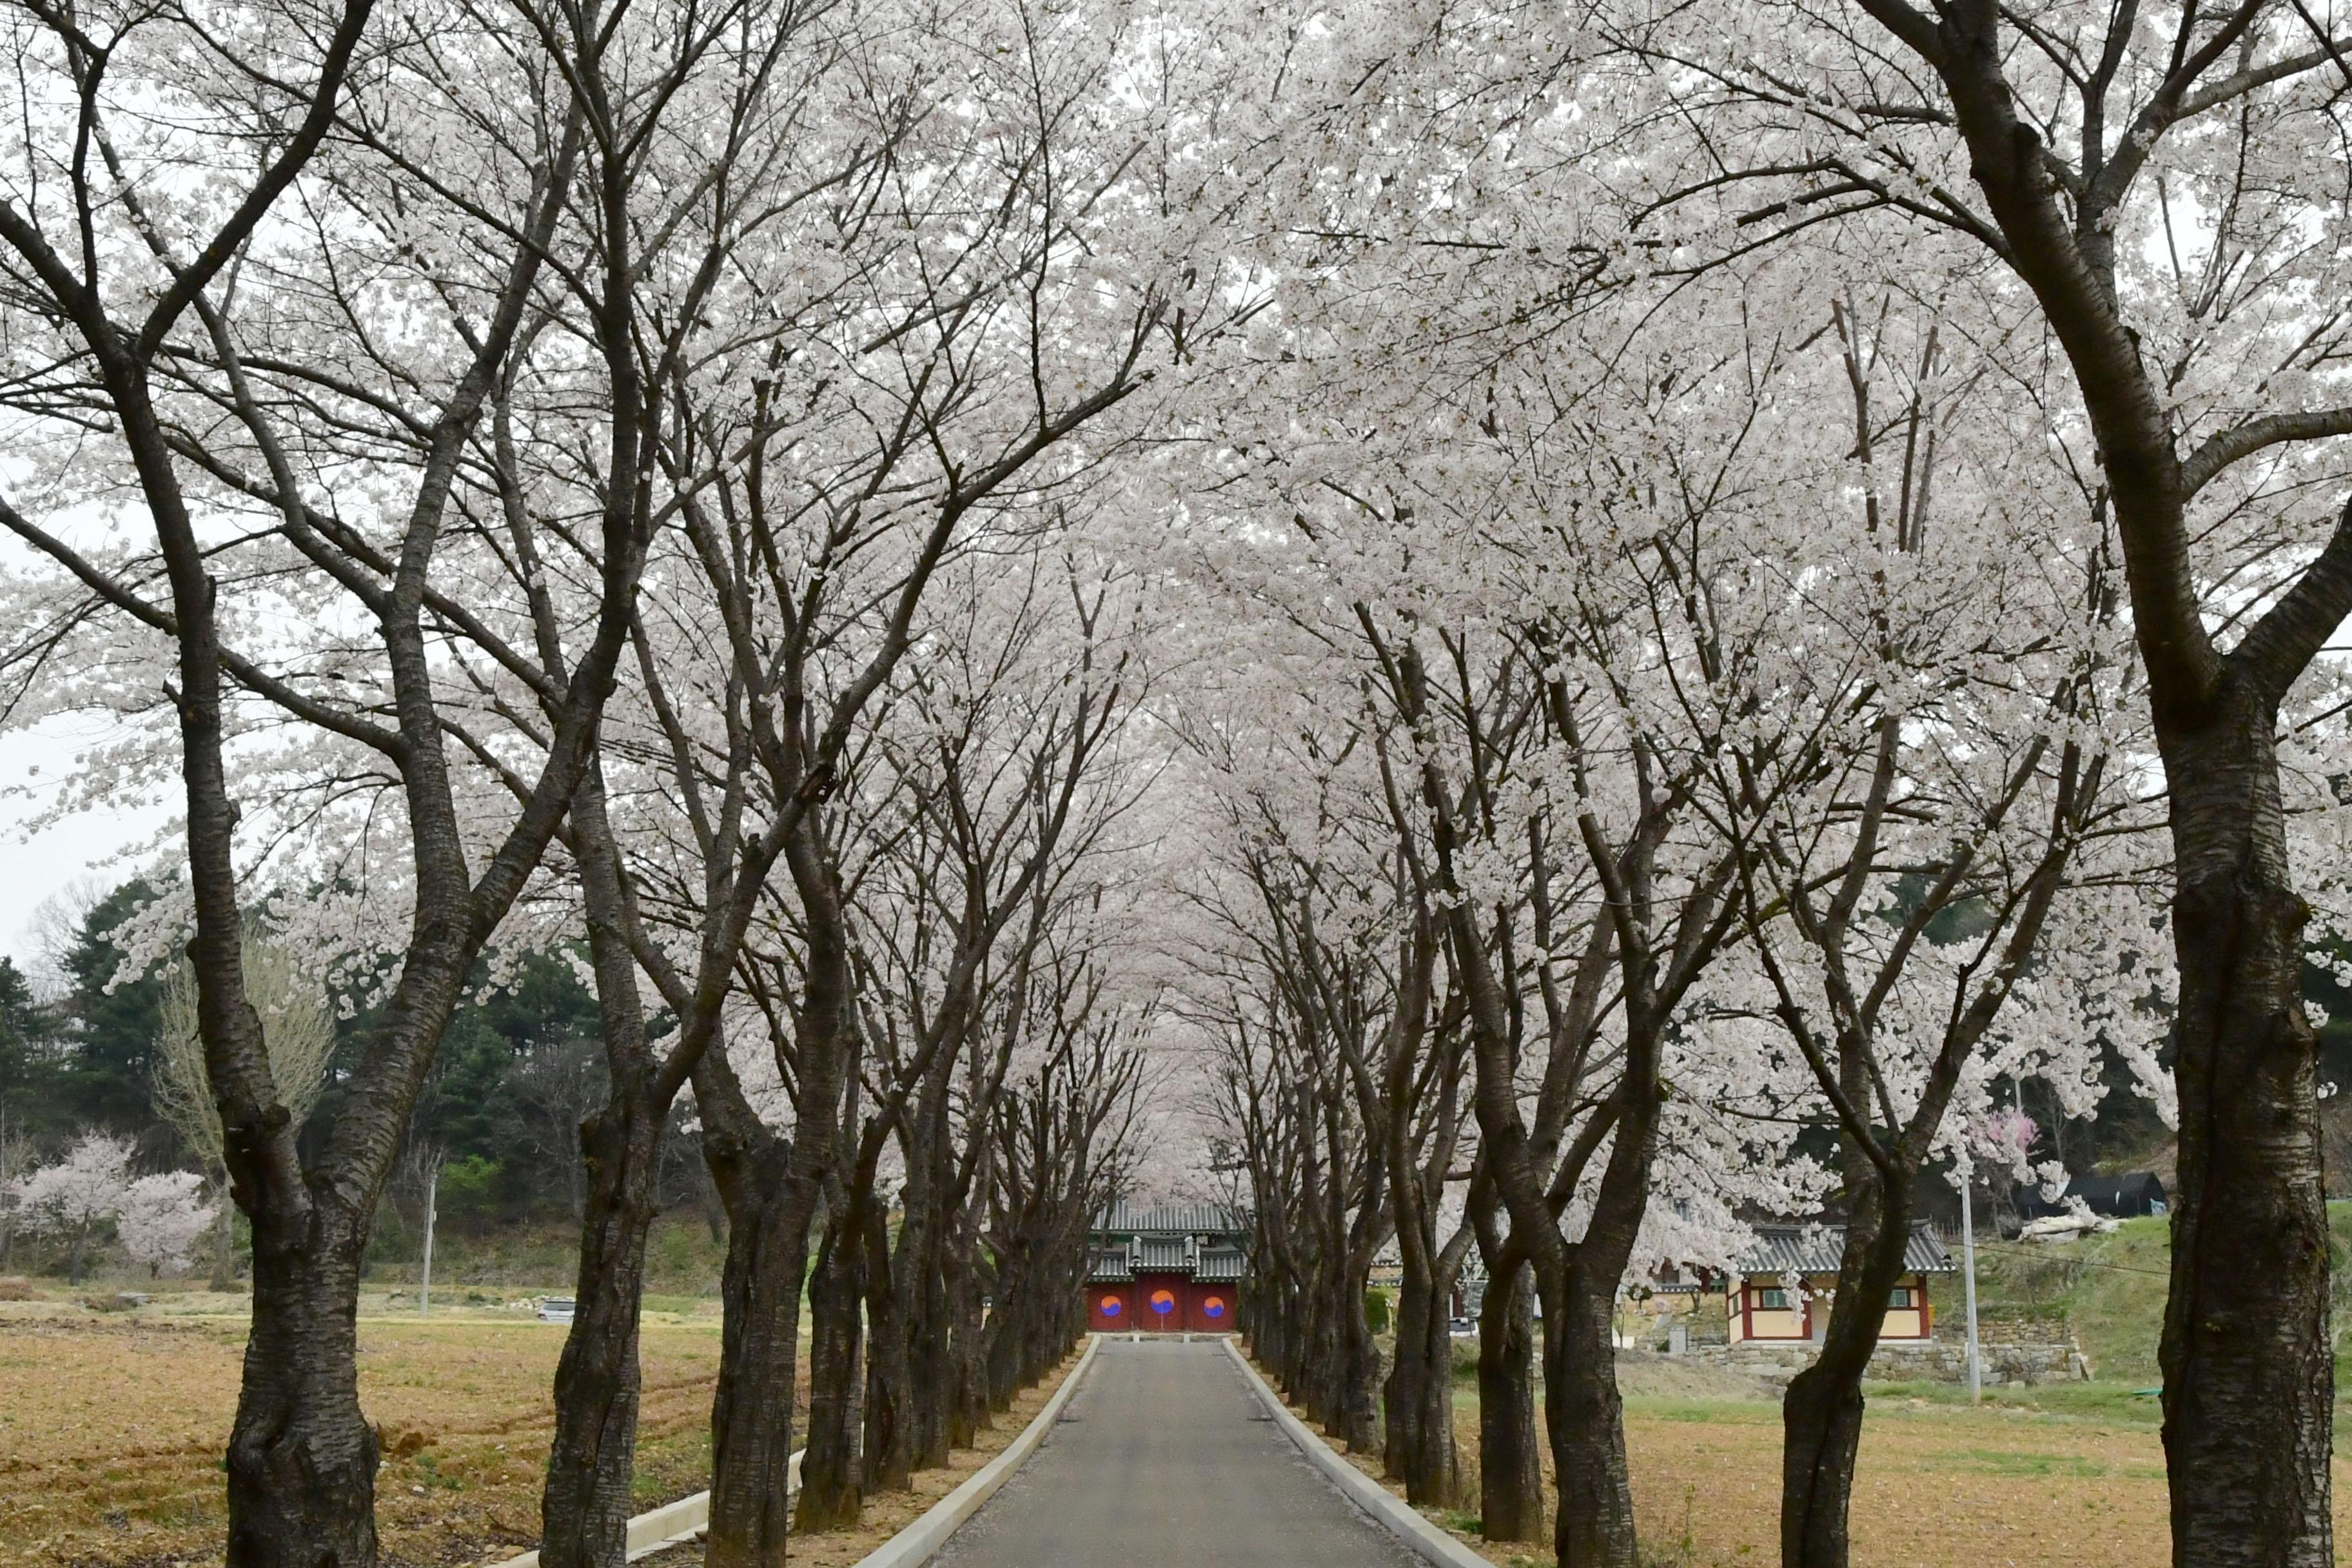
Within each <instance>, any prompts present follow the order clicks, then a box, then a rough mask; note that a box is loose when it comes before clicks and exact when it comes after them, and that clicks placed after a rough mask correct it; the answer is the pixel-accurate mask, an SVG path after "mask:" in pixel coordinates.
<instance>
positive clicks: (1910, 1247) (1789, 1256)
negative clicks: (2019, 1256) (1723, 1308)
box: [1739, 1222, 1959, 1274]
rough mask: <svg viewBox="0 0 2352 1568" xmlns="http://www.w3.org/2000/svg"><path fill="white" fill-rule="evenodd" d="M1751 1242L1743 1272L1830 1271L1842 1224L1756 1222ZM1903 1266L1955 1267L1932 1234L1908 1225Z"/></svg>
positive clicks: (1918, 1270) (1942, 1270)
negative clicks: (1753, 1238) (1763, 1223)
mask: <svg viewBox="0 0 2352 1568" xmlns="http://www.w3.org/2000/svg"><path fill="white" fill-rule="evenodd" d="M1752 1228H1753V1229H1754V1230H1755V1232H1756V1240H1755V1242H1754V1243H1753V1244H1752V1245H1751V1246H1750V1247H1748V1249H1747V1251H1745V1252H1744V1253H1742V1254H1741V1255H1740V1258H1739V1270H1740V1272H1741V1273H1743V1274H1834V1273H1836V1272H1837V1271H1838V1260H1839V1258H1840V1256H1841V1255H1842V1254H1843V1252H1844V1250H1845V1226H1842V1225H1832V1224H1828V1223H1826V1222H1810V1223H1801V1224H1796V1225H1759V1226H1753V1227H1752ZM1903 1267H1904V1268H1906V1269H1908V1270H1909V1271H1911V1272H1912V1273H1914V1274H1949V1273H1952V1272H1953V1271H1955V1270H1956V1269H1958V1268H1959V1265H1958V1263H1955V1262H1954V1261H1953V1260H1952V1255H1951V1253H1950V1252H1948V1251H1947V1250H1946V1249H1945V1247H1944V1244H1943V1243H1942V1242H1940V1241H1938V1240H1937V1239H1936V1233H1935V1232H1934V1231H1932V1230H1930V1229H1929V1228H1928V1227H1927V1226H1924V1225H1915V1226H1912V1227H1911V1239H1910V1241H1909V1242H1908V1243H1907V1244H1906V1246H1905V1247H1904V1249H1903Z"/></svg>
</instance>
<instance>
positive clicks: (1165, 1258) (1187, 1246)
mask: <svg viewBox="0 0 2352 1568" xmlns="http://www.w3.org/2000/svg"><path fill="white" fill-rule="evenodd" d="M1246 1234H1247V1232H1246V1230H1245V1228H1244V1226H1243V1225H1242V1223H1241V1221H1240V1219H1239V1218H1238V1217H1237V1216H1236V1215H1234V1214H1233V1213H1232V1211H1230V1210H1228V1209H1224V1208H1221V1207H1219V1206H1217V1205H1214V1204H1174V1205H1154V1206H1150V1207H1145V1206H1141V1205H1135V1204H1126V1203H1121V1204H1114V1205H1111V1206H1110V1207H1109V1208H1107V1209H1105V1210H1103V1211H1102V1212H1101V1213H1100V1214H1098V1215H1095V1223H1094V1226H1093V1227H1092V1228H1091V1229H1090V1230H1088V1232H1087V1246H1088V1256H1089V1258H1090V1259H1091V1261H1090V1263H1089V1265H1088V1268H1087V1285H1086V1290H1087V1328H1089V1329H1091V1330H1093V1331H1096V1332H1097V1333H1133V1332H1138V1331H1140V1332H1143V1333H1195V1334H1204V1333H1205V1334H1214V1333H1230V1332H1232V1331H1234V1328H1235V1326H1236V1324H1235V1316H1236V1309H1237V1308H1239V1306H1240V1305H1241V1292H1242V1287H1243V1286H1244V1283H1246V1281H1247V1279H1248V1275H1249V1259H1248V1256H1247V1254H1245V1253H1244V1251H1243V1250H1242V1239H1243V1237H1244V1236H1245V1235H1246Z"/></svg>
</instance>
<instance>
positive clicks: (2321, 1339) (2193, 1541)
mask: <svg viewBox="0 0 2352 1568" xmlns="http://www.w3.org/2000/svg"><path fill="white" fill-rule="evenodd" d="M2242 686H2243V682H2242V679H2239V678H2238V677H2237V675H2236V672H2235V671H2234V670H2233V671H2231V673H2230V674H2228V675H2225V677H2224V681H2223V690H2222V691H2221V694H2220V695H2219V696H2218V697H2217V698H2216V699H2215V700H2214V701H2213V703H2212V705H2211V710H2210V713H2208V714H2207V715H2205V716H2204V718H2205V722H2204V723H2203V724H2202V725H2201V726H2199V727H2196V728H2193V729H2192V728H2190V727H2189V725H2187V724H2185V723H2183V722H2182V721H2181V719H2180V717H2179V716H2178V715H2162V716H2160V718H2159V726H2160V728H2159V734H2160V735H2162V736H2163V738H2164V740H2165V744H2164V760H2165V772H2166V775H2167V778H2168V781H2169V784H2170V789H2171V795H2172V833H2173V844H2174V855H2175V859H2176V861H2177V863H2178V865H2179V877H2180V880H2179V890H2178V892H2177V895H2176V897H2175V900H2174V904H2173V941H2174V944H2175V948H2176V951H2177V953H2178V957H2179V971H2180V1011H2179V1023H2178V1025H2177V1033H2176V1037H2175V1039H2176V1056H2175V1061H2174V1067H2173V1071H2174V1075H2175V1079H2176V1082H2177V1084H2178V1086H2179V1095H2180V1154H2179V1185H2178V1187H2177V1189H2176V1190H2175V1193H2174V1194H2173V1208H2172V1288H2171V1294H2170V1296H2169V1298H2168V1300H2167V1301H2166V1303H2165V1312H2164V1333H2163V1339H2162V1341H2161V1343H2160V1346H2159V1350H2158V1359H2159V1362H2160V1363H2161V1365H2162V1366H2163V1369H2164V1447H2165V1467H2166V1470H2167V1473H2168V1476H2169V1478H2170V1481H2171V1508H2172V1531H2173V1561H2174V1562H2175V1563H2179V1564H2183V1565H2188V1564H2196V1565H2199V1568H2202V1565H2204V1564H2208V1563H2246V1564H2261V1565H2263V1568H2322V1565H2325V1564H2330V1563H2334V1562H2335V1560H2336V1559H2335V1549H2334V1545H2333V1534H2332V1524H2333V1521H2332V1519H2331V1516H2330V1512H2329V1509H2330V1500H2329V1482H2330V1477H2329V1473H2328V1454H2329V1447H2330V1439H2331V1436H2332V1416H2333V1413H2334V1409H2335V1402H2336V1379H2335V1372H2336V1368H2335V1361H2334V1358H2333V1355H2332V1354H2331V1352H2330V1342H2329V1332H2328V1305H2327V1274H2328V1265H2327V1249H2328V1231H2327V1207H2326V1187H2325V1185H2324V1183H2323V1178H2322V1173H2321V1167H2320V1139H2319V1118H2318V1099H2317V1073H2316V1068H2317V1052H2316V1042H2315V1036H2314V1032H2313V1030H2312V1026H2311V1021H2310V1019H2309V1017H2308V1016H2306V1015H2305V1012H2304V1006H2303V988H2302V969H2303V934H2302V933H2303V925H2304V921H2305V918H2306V916H2307V914H2308V912H2309V910H2308V906H2307V905H2305V903H2304V901H2303V900H2302V899H2301V898H2299V897H2298V896H2297V895H2296V894H2295V892H2294V887H2293V883H2292V880H2291V878H2290V874H2289V868H2288V866H2287V864H2286V854H2285V843H2284V839H2285V832H2284V820H2283V816H2284V814H2283V812H2282V810H2281V806H2280V803H2279V794H2278V791H2279V783H2278V759H2277V753H2276V750H2275V747H2274V743H2273V729H2274V725H2275V718H2274V714H2273V709H2272V707H2271V705H2270V704H2269V703H2268V702H2267V701H2264V700H2258V699H2255V698H2254V697H2252V695H2251V694H2249V693H2247V692H2245V691H2244V690H2243V689H2242ZM2167 717H2168V718H2170V719H2171V722H2170V723H2165V722H2164V719H2165V718H2167ZM2164 731H2171V732H2170V733H2169V734H2168V735H2165V734H2164Z"/></svg>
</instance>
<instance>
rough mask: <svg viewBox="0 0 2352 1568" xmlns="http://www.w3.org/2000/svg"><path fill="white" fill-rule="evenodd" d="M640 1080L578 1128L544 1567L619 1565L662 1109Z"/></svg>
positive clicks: (544, 1509) (544, 1514) (545, 1501)
mask: <svg viewBox="0 0 2352 1568" xmlns="http://www.w3.org/2000/svg"><path fill="white" fill-rule="evenodd" d="M653 1098H654V1097H653V1096H652V1095H650V1094H648V1093H647V1092H646V1086H644V1085H642V1084H625V1085H619V1086H616V1093H615V1096H614V1103H613V1104H611V1105H608V1106H606V1107H605V1108H604V1110H601V1111H599V1112H597V1113H596V1114H595V1115H594V1116H592V1117H590V1118H589V1119H588V1120H587V1121H585V1122H583V1123H582V1125H581V1129H580V1143H581V1149H582V1152H583V1156H584V1158H585V1163H586V1166H587V1172H588V1182H587V1188H588V1199H587V1207H588V1218H587V1221H586V1223H585V1224H583V1226H582V1227H581V1235H580V1274H579V1282H578V1284H577V1285H576V1286H575V1287H574V1291H575V1301H576V1305H575V1307H574V1309H573V1317H572V1331H571V1332H570V1333H569V1334H568V1335H567V1336H565V1338H564V1342H563V1354H562V1359H561V1360H559V1361H558V1362H557V1363H556V1367H555V1438H554V1442H553V1444H552V1445H551V1447H550V1448H549V1451H548V1456H547V1485H546V1489H545V1491H544V1493H543V1494H542V1499H541V1508H540V1513H541V1529H542V1531H543V1532H544V1533H543V1536H542V1539H541V1543H540V1549H539V1560H540V1562H541V1564H543V1565H544V1568H621V1564H622V1563H624V1562H625V1560H626V1558H627V1555H628V1529H629V1514H630V1512H631V1507H632V1501H633V1499H632V1494H631V1482H632V1480H633V1479H634V1478H635V1464H636V1451H637V1396H638V1383H639V1369H638V1363H637V1326H638V1321H639V1317H640V1315H641V1309H642V1306H643V1301H644V1296H645V1271H646V1231H647V1229H648V1228H649V1227H650V1226H652V1224H653V1217H654V1214H655V1207H656V1205H655V1202H654V1192H655V1184H656V1180H657V1177H658V1161H659V1157H660V1148H661V1134H662V1128H663V1125H664V1123H666V1122H667V1121H668V1119H669V1117H668V1110H669V1108H668V1106H667V1105H666V1104H665V1105H660V1106H656V1105H654V1104H652V1103H651V1100H652V1099H653Z"/></svg>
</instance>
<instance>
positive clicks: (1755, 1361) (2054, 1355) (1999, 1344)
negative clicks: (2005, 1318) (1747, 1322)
mask: <svg viewBox="0 0 2352 1568" xmlns="http://www.w3.org/2000/svg"><path fill="white" fill-rule="evenodd" d="M1820 1351H1821V1347H1820V1346H1819V1345H1816V1344H1813V1343H1811V1342H1782V1343H1777V1344H1766V1343H1759V1342H1755V1341H1753V1340H1751V1341H1748V1342H1746V1343H1744V1344H1737V1345H1693V1346H1691V1347H1690V1348H1689V1349H1688V1350H1687V1351H1685V1352H1681V1353H1682V1354H1684V1355H1686V1356H1688V1357H1689V1358H1690V1359H1691V1360H1693V1361H1696V1362H1699V1363H1703V1364H1705V1365H1707V1366H1719V1367H1724V1368H1726V1369H1727V1370H1729V1371H1732V1372H1740V1373H1747V1374H1748V1376H1750V1377H1757V1378H1761V1379H1763V1380H1764V1381H1765V1382H1768V1383H1786V1382H1788V1381H1789V1379H1790V1378H1792V1377H1794V1376H1796V1375H1797V1373H1800V1372H1802V1371H1803V1370H1804V1369H1805V1368H1806V1367H1808V1366H1811V1364H1812V1361H1813V1357H1814V1356H1815V1355H1817V1354H1818V1353H1820ZM1979 1353H1980V1354H1981V1355H1982V1357H1983V1365H1984V1381H1985V1382H1986V1383H1988V1384H2004V1383H2006V1384H2038V1383H2074V1382H2081V1381H2084V1380H2086V1379H2088V1378H2089V1377H2090V1375H2091V1363H2090V1362H2089V1361H2088V1360H2087V1359H2085V1358H2084V1354H2083V1352H2082V1350H2081V1348H2080V1347H2079V1346H2077V1345H2076V1344H2075V1343H2074V1341H2073V1340H2072V1339H2071V1338H2070V1339H2067V1340H2063V1341H2059V1340H2010V1339H2002V1340H1991V1339H1988V1340H1984V1341H1982V1342H1980V1344H1979ZM1870 1376H1871V1377H1872V1378H1873V1379H1874V1381H1877V1382H1881V1383H1911V1382H1925V1383H1966V1382H1967V1381H1968V1380H1969V1352H1968V1346H1967V1344H1966V1343H1964V1342H1961V1341H1958V1340H1946V1339H1941V1338H1938V1339H1934V1340H1924V1341H1906V1342H1900V1343H1895V1344H1882V1345H1880V1346H1879V1347H1878V1351H1877V1353H1875V1354H1874V1355H1873V1356H1872V1357H1871V1358H1870Z"/></svg>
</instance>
